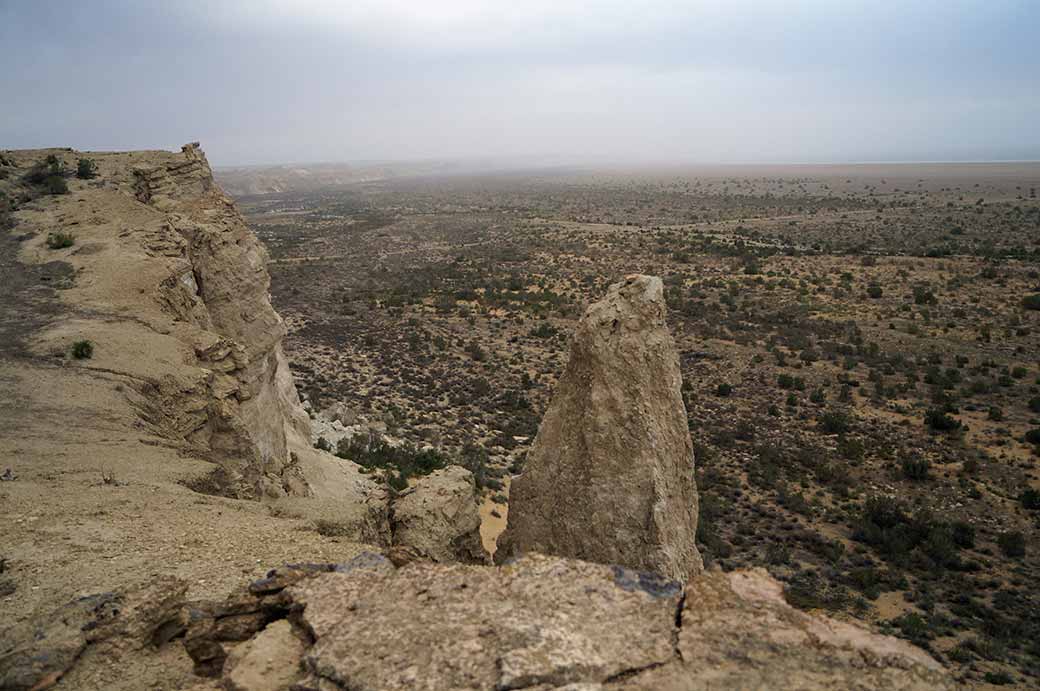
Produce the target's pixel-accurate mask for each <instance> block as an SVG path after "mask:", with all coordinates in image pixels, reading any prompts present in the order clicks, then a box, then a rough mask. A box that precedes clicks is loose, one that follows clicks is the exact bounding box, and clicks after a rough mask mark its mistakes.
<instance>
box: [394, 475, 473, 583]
mask: <svg viewBox="0 0 1040 691" xmlns="http://www.w3.org/2000/svg"><path fill="white" fill-rule="evenodd" d="M391 530H392V531H393V543H394V545H395V546H397V547H403V548H407V549H409V551H412V552H415V553H418V554H419V555H422V556H423V557H425V558H427V559H431V560H433V561H438V562H450V561H462V562H471V563H474V562H475V563H484V562H487V561H488V555H487V553H486V552H485V551H484V547H483V545H482V544H481V541H480V512H479V509H478V507H477V490H476V486H475V484H474V482H473V473H471V472H470V471H468V470H466V469H465V468H463V467H461V466H457V465H452V466H448V467H447V468H442V469H441V470H436V471H434V472H432V473H430V474H429V475H427V476H425V477H423V478H420V479H419V481H418V482H416V483H415V485H414V486H412V487H409V488H408V489H406V490H404V491H403V492H402V493H401V494H400V495H398V497H397V499H396V501H394V503H393V516H392V519H391ZM400 551H401V550H398V552H400Z"/></svg>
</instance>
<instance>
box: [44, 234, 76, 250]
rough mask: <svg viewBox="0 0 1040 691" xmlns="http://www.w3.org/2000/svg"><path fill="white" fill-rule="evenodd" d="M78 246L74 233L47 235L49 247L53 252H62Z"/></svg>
mask: <svg viewBox="0 0 1040 691" xmlns="http://www.w3.org/2000/svg"><path fill="white" fill-rule="evenodd" d="M74 244H76V236H75V235H73V234H72V233H62V232H57V233H50V234H48V235H47V247H50V248H51V249H52V250H60V249H64V248H66V247H72V246H73V245H74Z"/></svg>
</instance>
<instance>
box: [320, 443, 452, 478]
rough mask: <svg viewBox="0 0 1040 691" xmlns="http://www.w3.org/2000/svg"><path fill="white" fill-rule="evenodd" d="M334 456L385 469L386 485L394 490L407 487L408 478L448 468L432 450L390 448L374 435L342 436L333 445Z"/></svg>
mask: <svg viewBox="0 0 1040 691" xmlns="http://www.w3.org/2000/svg"><path fill="white" fill-rule="evenodd" d="M336 455H337V456H339V457H340V458H346V459H349V460H351V461H354V462H355V463H357V464H358V465H360V466H362V467H364V468H383V469H386V470H389V471H390V474H389V481H390V485H391V486H392V487H395V489H403V488H404V487H405V486H407V479H408V478H409V477H415V476H419V475H429V474H430V473H432V472H433V471H435V470H439V469H440V468H444V467H445V466H447V465H448V458H447V457H446V456H444V455H443V454H442V453H440V452H439V451H437V450H436V449H429V448H427V449H420V448H418V447H416V446H414V445H411V444H402V445H401V446H391V445H390V444H389V443H387V441H386V440H385V439H383V438H382V437H381V436H379V435H377V434H368V435H357V436H354V437H351V438H346V437H344V438H343V439H341V440H340V441H339V443H338V444H337V445H336ZM402 482H403V483H404V484H403V485H402V484H401V483H402ZM398 485H400V486H398Z"/></svg>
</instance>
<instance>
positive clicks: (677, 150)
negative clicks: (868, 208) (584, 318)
mask: <svg viewBox="0 0 1040 691" xmlns="http://www.w3.org/2000/svg"><path fill="white" fill-rule="evenodd" d="M1038 25H1040V5H1037V4H1036V3H1030V2H1017V1H1006V2H990V3H984V2H952V3H940V2H917V3H912V4H910V5H899V6H878V5H877V4H867V3H861V2H817V1H803V2H792V3H780V2H773V1H769V2H749V1H743V2H726V3H722V2H695V3H679V2H669V1H668V0H654V1H653V2H649V3H645V4H644V5H642V6H640V7H638V8H636V7H632V6H630V5H629V4H628V3H620V2H608V3H601V4H599V5H598V6H597V7H596V8H594V9H588V8H583V7H582V6H581V4H579V3H575V2H568V1H566V0H560V1H557V2H547V1H544V0H538V1H535V2H528V3H523V4H522V5H516V4H510V5H502V6H498V5H497V4H495V3H489V2H481V1H478V0H452V1H451V2H442V3H436V4H434V3H414V4H409V3H382V2H375V1H370V0H362V1H359V2H353V3H350V4H349V5H343V4H341V3H338V2H334V1H333V0H301V1H299V2H284V1H279V0H256V1H254V2H247V1H246V0H225V1H224V2H216V3H203V2H197V1H194V0H193V1H185V2H170V3H159V2H140V3H132V2H125V1H121V0H110V1H104V2H92V3H82V4H80V3H67V2H54V3H28V2H24V3H19V2H7V3H0V40H2V41H3V45H4V47H5V56H6V62H7V69H5V70H4V71H3V72H2V73H0V92H2V93H4V94H5V95H6V96H7V101H8V107H6V108H5V109H4V110H3V112H2V113H0V148H36V147H46V146H71V147H74V148H77V149H81V150H121V149H157V148H166V149H170V148H177V147H178V146H180V144H183V143H184V142H187V141H194V140H199V141H201V142H202V144H203V146H204V148H205V150H206V151H207V154H208V155H209V158H210V161H211V162H212V163H213V164H214V165H215V166H220V167H240V166H269V165H307V164H318V163H328V164H336V163H348V164H349V163H362V162H364V163H369V164H379V163H404V162H417V161H426V162H432V161H455V162H472V161H475V160H479V161H483V162H487V161H495V162H506V161H509V162H516V161H520V160H526V161H532V160H537V161H540V162H542V164H545V162H549V165H560V166H587V165H677V166H684V165H685V166H689V165H779V164H789V165H803V164H871V163H904V162H906V163H937V162H994V161H1005V160H1006V161H1014V162H1023V161H1035V160H1038V159H1040V132H1038V128H1037V127H1036V123H1037V122H1040V88H1038V87H1040V51H1038V50H1037V49H1036V48H1035V45H1034V44H1035V37H1033V36H1032V33H1033V32H1034V30H1035V27H1036V26H1038Z"/></svg>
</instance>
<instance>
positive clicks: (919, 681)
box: [222, 554, 952, 691]
mask: <svg viewBox="0 0 1040 691" xmlns="http://www.w3.org/2000/svg"><path fill="white" fill-rule="evenodd" d="M280 574H281V575H280V576H279V577H278V578H275V579H274V581H273V582H274V583H275V585H277V584H279V583H286V584H288V585H287V587H285V588H284V590H282V591H281V593H280V594H278V595H277V597H278V599H279V600H280V601H281V603H282V605H283V607H284V608H285V611H288V612H289V613H290V614H289V615H288V617H289V621H291V622H292V624H293V630H294V633H293V635H290V633H289V631H288V629H286V628H285V625H284V620H279V621H274V622H271V623H269V624H267V629H265V630H264V631H263V632H260V633H259V634H258V636H257V637H256V638H255V639H254V641H250V642H247V643H246V644H240V645H241V647H243V648H245V652H244V653H233V654H232V655H231V656H230V657H229V658H228V662H227V663H226V664H225V665H224V667H223V671H222V674H223V683H224V684H225V685H226V686H228V687H229V688H235V689H249V690H251V691H256V690H259V689H276V688H289V687H291V688H293V689H296V690H298V691H302V690H314V691H328V690H333V689H358V690H376V689H397V688H409V689H426V690H430V691H433V690H440V689H520V688H524V689H530V688H536V689H551V688H570V689H572V690H573V689H578V688H580V689H599V688H625V689H674V690H675V691H686V690H690V691H692V690H694V689H709V688H710V689H720V688H741V689H747V688H763V689H764V688H774V689H775V688H814V689H815V688H855V689H937V688H938V689H942V688H952V684H951V682H950V681H949V679H948V678H947V676H946V675H945V672H944V671H943V669H942V667H941V666H940V665H939V664H938V663H937V662H935V661H934V660H933V659H932V658H931V657H929V656H928V655H927V654H925V653H924V652H923V651H921V650H920V649H918V648H915V647H914V646H912V645H910V644H908V643H905V642H903V641H900V640H898V639H895V638H891V637H887V636H880V635H876V634H872V633H869V632H868V631H866V630H864V629H861V628H859V627H857V626H853V625H851V624H845V623H842V622H838V621H834V620H831V619H828V618H825V617H811V616H809V615H807V614H804V613H802V612H799V611H797V610H795V609H793V608H791V607H790V606H788V605H787V604H786V603H785V602H784V601H783V598H782V596H781V588H780V585H779V584H778V583H777V582H776V581H774V580H773V579H772V578H770V577H769V576H768V575H767V574H766V572H765V571H762V570H755V571H747V572H739V573H732V574H724V573H722V572H712V573H704V574H701V575H699V576H697V577H695V578H694V579H693V580H692V581H691V582H690V583H689V585H688V586H687V587H686V588H685V590H684V589H683V588H682V587H680V586H679V584H677V583H675V582H674V581H669V580H666V579H663V578H661V577H659V576H656V575H653V574H649V573H645V572H638V571H634V570H630V569H626V568H623V567H619V566H608V565H601V564H592V563H588V562H582V561H577V560H573V559H563V558H558V557H548V556H543V555H535V554H532V555H527V556H525V557H523V558H521V559H519V560H517V561H516V562H514V563H512V564H509V565H506V566H503V567H500V568H487V567H480V566H467V565H460V564H431V563H413V564H409V565H407V566H405V567H404V568H401V569H394V568H393V567H392V566H391V565H390V564H389V562H387V561H385V560H381V559H380V558H379V557H377V556H375V555H371V556H370V557H366V558H359V559H358V560H356V562H355V563H353V564H347V565H342V566H340V567H337V569H336V570H333V571H326V570H314V569H311V570H310V571H309V572H306V573H304V572H300V573H298V574H296V575H295V576H294V575H292V574H291V572H286V571H284V570H283V571H282V572H280ZM261 583H262V585H261V586H260V587H258V588H252V590H254V591H257V597H258V598H261V597H262V598H270V597H272V593H271V592H270V588H271V587H272V586H271V583H270V582H261ZM274 626H277V627H278V628H276V629H274V630H272V627H274ZM279 641H282V642H283V643H279ZM258 648H263V649H264V650H265V657H264V659H265V660H277V661H279V663H278V664H279V665H282V666H281V667H280V668H278V669H269V670H268V672H269V675H270V676H269V677H268V678H269V679H272V678H277V679H279V680H280V682H279V684H280V685H270V686H267V685H248V684H243V683H242V680H243V679H246V678H248V674H247V672H248V670H246V669H244V668H242V667H241V665H242V664H244V663H242V662H240V663H239V664H238V665H236V664H235V662H236V661H237V660H248V659H249V657H250V655H251V654H252V653H253V651H255V650H256V649H258ZM290 680H291V681H290Z"/></svg>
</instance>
